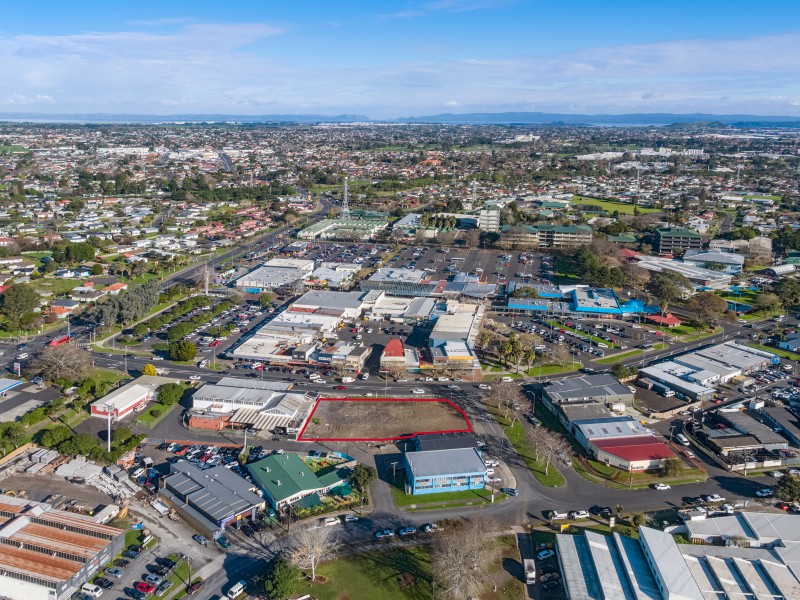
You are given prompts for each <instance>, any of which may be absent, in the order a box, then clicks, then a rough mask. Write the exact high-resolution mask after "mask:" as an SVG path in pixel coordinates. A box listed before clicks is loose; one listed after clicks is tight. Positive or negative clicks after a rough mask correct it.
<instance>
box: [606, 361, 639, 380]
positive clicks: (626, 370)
mask: <svg viewBox="0 0 800 600" xmlns="http://www.w3.org/2000/svg"><path fill="white" fill-rule="evenodd" d="M635 373H636V370H635V369H632V368H630V367H626V366H625V365H623V364H622V363H617V364H616V365H614V366H613V367H611V374H612V375H613V376H614V377H616V378H617V379H626V378H628V377H630V376H631V375H634V374H635Z"/></svg>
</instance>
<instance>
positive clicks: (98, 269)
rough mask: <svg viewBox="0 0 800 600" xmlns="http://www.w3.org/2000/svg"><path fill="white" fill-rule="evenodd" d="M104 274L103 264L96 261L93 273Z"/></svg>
mask: <svg viewBox="0 0 800 600" xmlns="http://www.w3.org/2000/svg"><path fill="white" fill-rule="evenodd" d="M102 274H103V265H101V264H100V263H94V264H93V265H92V275H102Z"/></svg>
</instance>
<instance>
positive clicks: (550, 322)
mask: <svg viewBox="0 0 800 600" xmlns="http://www.w3.org/2000/svg"><path fill="white" fill-rule="evenodd" d="M547 323H548V324H549V325H552V326H553V327H555V328H556V330H561V329H563V330H565V331H572V332H573V333H577V334H578V335H581V336H583V337H586V338H589V339H590V340H592V341H593V342H597V343H598V344H605V345H606V346H608V347H609V348H616V347H617V345H616V344H612V343H611V342H607V341H605V340H604V339H603V338H601V337H597V336H596V335H592V334H591V333H587V332H585V331H579V330H577V329H573V328H572V327H567V326H566V325H561V324H560V323H557V322H556V321H547ZM609 337H611V336H609Z"/></svg>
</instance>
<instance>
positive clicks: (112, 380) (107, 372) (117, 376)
mask: <svg viewBox="0 0 800 600" xmlns="http://www.w3.org/2000/svg"><path fill="white" fill-rule="evenodd" d="M86 377H87V378H89V379H94V380H95V381H97V382H98V383H103V382H105V383H109V384H111V385H116V384H118V383H119V382H120V381H122V380H123V379H127V378H128V375H127V374H125V373H123V372H122V371H116V370H114V369H101V368H95V369H92V370H91V371H89V374H88V375H86Z"/></svg>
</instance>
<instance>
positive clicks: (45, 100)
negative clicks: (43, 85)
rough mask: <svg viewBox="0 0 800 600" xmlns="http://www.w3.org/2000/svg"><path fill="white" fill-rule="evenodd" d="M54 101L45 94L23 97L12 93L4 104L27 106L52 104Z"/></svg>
mask: <svg viewBox="0 0 800 600" xmlns="http://www.w3.org/2000/svg"><path fill="white" fill-rule="evenodd" d="M54 102H55V100H54V99H53V97H52V96H48V95H47V94H36V95H34V96H25V95H23V94H18V93H13V94H9V96H8V97H7V98H6V104H17V105H28V104H53V103H54Z"/></svg>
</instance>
